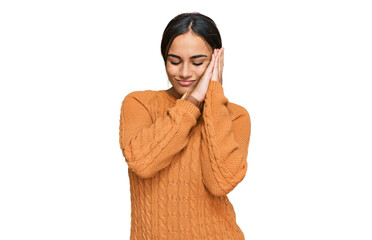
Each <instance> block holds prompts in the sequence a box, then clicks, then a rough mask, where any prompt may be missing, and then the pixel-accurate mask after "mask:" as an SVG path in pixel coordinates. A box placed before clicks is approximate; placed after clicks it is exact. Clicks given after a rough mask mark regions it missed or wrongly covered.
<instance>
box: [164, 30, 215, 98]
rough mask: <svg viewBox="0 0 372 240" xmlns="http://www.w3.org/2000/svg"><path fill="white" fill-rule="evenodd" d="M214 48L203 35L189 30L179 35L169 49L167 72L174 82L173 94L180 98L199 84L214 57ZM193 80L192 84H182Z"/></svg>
mask: <svg viewBox="0 0 372 240" xmlns="http://www.w3.org/2000/svg"><path fill="white" fill-rule="evenodd" d="M212 51H213V50H212V48H211V47H210V46H209V44H208V43H207V42H206V41H205V40H204V39H203V38H201V37H199V36H198V35H196V34H195V33H193V32H192V31H189V32H187V33H185V34H182V35H179V36H177V37H176V38H175V39H174V40H173V42H172V45H171V47H170V49H169V51H168V55H167V58H166V72H167V75H168V79H169V81H170V82H171V83H172V85H173V88H172V95H174V96H175V97H176V98H180V97H181V96H182V95H183V94H184V93H185V92H192V91H193V90H194V89H195V87H196V86H197V85H198V82H199V80H200V78H201V77H202V76H203V74H204V72H205V70H206V69H207V67H208V64H209V62H210V61H211V58H212ZM182 81H184V82H190V81H192V82H191V84H189V85H186V84H182Z"/></svg>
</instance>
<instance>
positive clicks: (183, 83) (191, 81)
mask: <svg viewBox="0 0 372 240" xmlns="http://www.w3.org/2000/svg"><path fill="white" fill-rule="evenodd" d="M177 82H178V83H179V84H180V85H182V86H189V85H191V84H193V83H194V82H196V80H187V81H186V80H177Z"/></svg>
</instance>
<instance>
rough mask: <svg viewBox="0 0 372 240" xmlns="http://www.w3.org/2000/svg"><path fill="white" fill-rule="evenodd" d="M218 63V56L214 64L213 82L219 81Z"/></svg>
mask: <svg viewBox="0 0 372 240" xmlns="http://www.w3.org/2000/svg"><path fill="white" fill-rule="evenodd" d="M217 51H218V50H217ZM217 63H218V54H217V56H216V59H215V63H214V66H213V73H212V80H213V81H218V69H217V66H218V64H217Z"/></svg>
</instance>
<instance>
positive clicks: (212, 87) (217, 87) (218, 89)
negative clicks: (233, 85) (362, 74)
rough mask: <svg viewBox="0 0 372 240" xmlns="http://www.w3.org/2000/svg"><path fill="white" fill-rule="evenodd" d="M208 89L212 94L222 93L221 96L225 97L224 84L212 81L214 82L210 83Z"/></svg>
mask: <svg viewBox="0 0 372 240" xmlns="http://www.w3.org/2000/svg"><path fill="white" fill-rule="evenodd" d="M208 89H209V91H211V92H214V93H218V94H219V93H221V95H224V94H223V87H222V84H221V83H219V82H218V81H212V80H211V81H209V84H208Z"/></svg>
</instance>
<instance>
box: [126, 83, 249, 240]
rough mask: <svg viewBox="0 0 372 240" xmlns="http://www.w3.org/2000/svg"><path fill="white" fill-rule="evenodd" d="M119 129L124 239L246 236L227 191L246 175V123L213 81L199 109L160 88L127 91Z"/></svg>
mask: <svg viewBox="0 0 372 240" xmlns="http://www.w3.org/2000/svg"><path fill="white" fill-rule="evenodd" d="M119 129H120V134H119V135H120V147H121V150H122V152H123V155H124V157H125V161H126V162H127V164H128V175H129V180H130V193H131V234H130V239H141V240H145V239H187V240H191V239H213V240H216V239H223V240H227V239H244V234H243V232H242V231H241V229H240V228H239V226H238V225H237V223H236V216H235V212H234V208H233V206H232V204H231V203H230V201H229V199H228V197H227V196H226V195H227V194H228V193H229V192H230V191H232V190H233V189H234V188H235V186H237V184H238V183H239V182H241V181H242V180H243V178H244V177H245V174H246V171H247V166H248V165H247V155H248V144H249V139H250V134H251V120H250V116H249V114H248V112H247V110H246V109H245V108H243V107H242V106H239V105H237V104H234V103H230V102H229V101H228V99H227V98H226V97H225V96H224V93H223V88H222V85H221V84H220V83H219V82H216V81H210V83H209V86H208V91H207V94H206V97H205V102H204V108H203V110H202V112H200V110H199V109H198V108H197V107H196V106H195V105H193V104H192V103H191V102H189V101H187V100H184V99H176V98H175V97H173V96H171V95H170V94H168V93H167V92H166V90H159V91H152V90H147V91H135V92H131V93H129V94H128V95H127V96H126V97H125V98H124V100H123V102H122V107H121V115H120V128H119Z"/></svg>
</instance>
